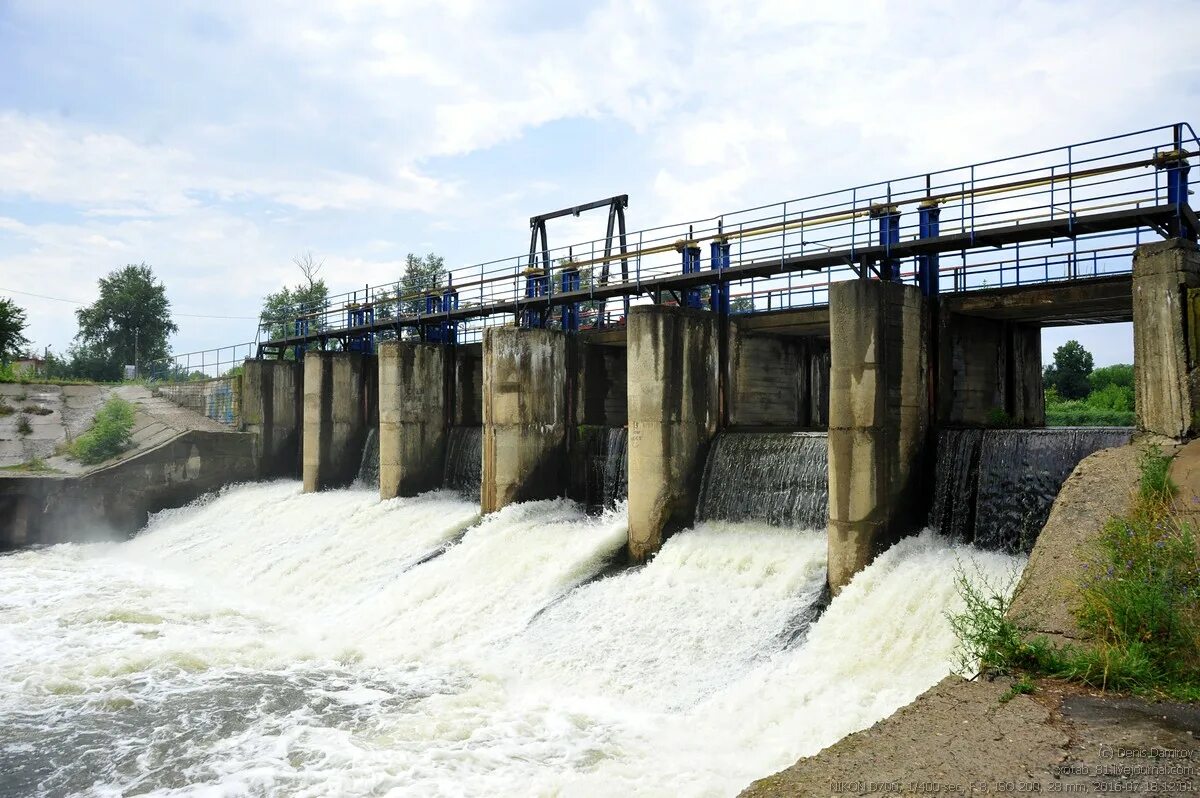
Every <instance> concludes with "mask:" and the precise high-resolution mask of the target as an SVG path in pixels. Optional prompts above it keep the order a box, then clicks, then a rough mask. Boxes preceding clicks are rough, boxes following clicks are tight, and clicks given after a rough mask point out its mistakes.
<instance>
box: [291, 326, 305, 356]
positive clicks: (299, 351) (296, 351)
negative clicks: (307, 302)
mask: <svg viewBox="0 0 1200 798" xmlns="http://www.w3.org/2000/svg"><path fill="white" fill-rule="evenodd" d="M307 335H308V316H300V317H299V318H297V319H296V337H297V338H303V337H305V336H307ZM306 348H307V346H306V345H305V344H296V345H295V346H294V347H292V354H293V355H295V357H296V360H304V350H305V349H306Z"/></svg>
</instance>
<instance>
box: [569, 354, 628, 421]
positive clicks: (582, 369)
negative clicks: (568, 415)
mask: <svg viewBox="0 0 1200 798" xmlns="http://www.w3.org/2000/svg"><path fill="white" fill-rule="evenodd" d="M573 344H574V346H575V355H576V356H575V358H574V365H575V370H576V377H575V396H574V403H575V405H574V413H573V414H572V415H573V417H574V419H575V423H577V424H589V425H596V426H601V427H623V426H625V423H626V422H627V420H628V418H629V399H628V391H627V389H626V379H627V372H628V370H627V366H626V352H625V347H623V346H601V345H597V344H589V343H584V342H582V341H578V340H576V341H574V342H573Z"/></svg>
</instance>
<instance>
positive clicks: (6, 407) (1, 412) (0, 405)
mask: <svg viewBox="0 0 1200 798" xmlns="http://www.w3.org/2000/svg"><path fill="white" fill-rule="evenodd" d="M15 412H17V409H16V408H15V407H13V406H12V405H10V404H9V403H8V402H5V401H0V418H4V417H5V416H11V415H12V414H13V413H15Z"/></svg>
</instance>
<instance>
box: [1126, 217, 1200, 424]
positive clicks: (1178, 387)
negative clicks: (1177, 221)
mask: <svg viewBox="0 0 1200 798" xmlns="http://www.w3.org/2000/svg"><path fill="white" fill-rule="evenodd" d="M1198 290H1200V253H1197V250H1196V245H1195V244H1193V243H1191V242H1188V241H1184V240H1182V239H1172V240H1170V241H1163V242H1159V243H1155V244H1147V245H1146V246H1143V247H1139V248H1138V249H1137V251H1136V252H1134V255H1133V371H1134V385H1135V393H1136V399H1137V419H1138V426H1139V427H1140V428H1142V429H1144V430H1147V431H1149V432H1155V433H1158V434H1159V435H1166V436H1168V437H1171V438H1183V437H1189V436H1192V435H1195V434H1196V433H1197V432H1198V431H1200V419H1198V418H1197V411H1198V410H1200V370H1198V369H1197V364H1198V363H1200V313H1197V310H1198V306H1197V305H1198V303H1197V301H1196V294H1195V292H1197V291H1198Z"/></svg>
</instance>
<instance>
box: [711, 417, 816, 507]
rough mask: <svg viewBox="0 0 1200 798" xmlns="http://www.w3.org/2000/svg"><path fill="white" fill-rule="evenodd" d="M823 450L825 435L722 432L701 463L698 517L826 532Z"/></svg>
mask: <svg viewBox="0 0 1200 798" xmlns="http://www.w3.org/2000/svg"><path fill="white" fill-rule="evenodd" d="M827 451H828V436H827V435H826V434H825V433H823V432H723V433H721V434H720V435H718V436H717V440H716V442H715V443H714V444H713V448H712V451H711V452H710V453H709V456H708V462H707V463H706V464H705V468H704V482H703V484H702V486H701V489H700V501H699V504H698V506H697V508H696V510H697V516H698V517H700V518H704V519H716V520H724V521H748V520H763V521H766V522H767V523H769V524H773V525H776V526H794V527H800V528H804V529H824V528H825V526H826V523H827V519H828V513H829V499H828V495H829V487H828V459H827Z"/></svg>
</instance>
